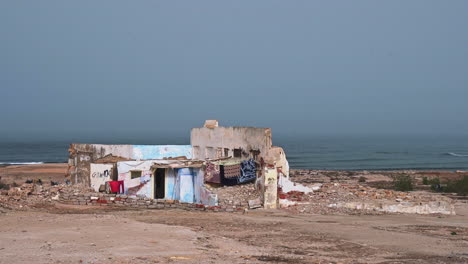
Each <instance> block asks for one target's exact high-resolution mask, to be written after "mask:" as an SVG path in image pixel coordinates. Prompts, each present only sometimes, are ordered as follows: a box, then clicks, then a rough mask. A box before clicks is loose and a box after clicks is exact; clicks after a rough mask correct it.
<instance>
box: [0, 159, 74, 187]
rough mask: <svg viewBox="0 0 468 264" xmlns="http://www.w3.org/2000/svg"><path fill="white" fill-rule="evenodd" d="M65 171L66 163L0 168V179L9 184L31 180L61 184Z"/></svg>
mask: <svg viewBox="0 0 468 264" xmlns="http://www.w3.org/2000/svg"><path fill="white" fill-rule="evenodd" d="M67 169H68V164H66V163H50V164H31V165H10V166H0V177H1V179H2V181H3V182H4V183H9V184H11V183H13V182H16V183H18V184H19V183H24V182H25V181H26V180H32V179H41V180H42V181H43V182H44V183H47V182H49V183H50V181H51V180H53V181H59V182H63V181H64V180H65V174H66V173H67Z"/></svg>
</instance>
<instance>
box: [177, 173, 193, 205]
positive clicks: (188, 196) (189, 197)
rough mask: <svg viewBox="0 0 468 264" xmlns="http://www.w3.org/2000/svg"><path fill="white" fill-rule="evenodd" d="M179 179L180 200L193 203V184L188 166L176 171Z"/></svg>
mask: <svg viewBox="0 0 468 264" xmlns="http://www.w3.org/2000/svg"><path fill="white" fill-rule="evenodd" d="M178 174H179V179H180V201H182V202H185V203H193V202H194V198H195V193H194V186H193V172H192V169H190V168H182V169H179V171H178Z"/></svg>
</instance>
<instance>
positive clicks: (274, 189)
mask: <svg viewBox="0 0 468 264" xmlns="http://www.w3.org/2000/svg"><path fill="white" fill-rule="evenodd" d="M264 185H265V194H264V195H265V196H264V201H263V206H264V208H265V209H276V207H277V206H276V203H277V199H278V172H277V169H276V168H273V169H265V184H264Z"/></svg>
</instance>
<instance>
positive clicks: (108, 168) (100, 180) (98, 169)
mask: <svg viewBox="0 0 468 264" xmlns="http://www.w3.org/2000/svg"><path fill="white" fill-rule="evenodd" d="M113 167H114V165H113V164H97V163H91V169H90V170H91V175H90V183H91V188H93V189H94V191H96V192H97V191H99V187H100V186H101V185H103V184H105V183H106V181H110V180H112V168H113Z"/></svg>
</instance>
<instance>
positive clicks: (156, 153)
mask: <svg viewBox="0 0 468 264" xmlns="http://www.w3.org/2000/svg"><path fill="white" fill-rule="evenodd" d="M180 156H185V157H187V159H191V158H192V146H191V145H153V146H152V145H133V158H134V159H141V160H144V159H145V160H148V159H164V158H175V157H180Z"/></svg>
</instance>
